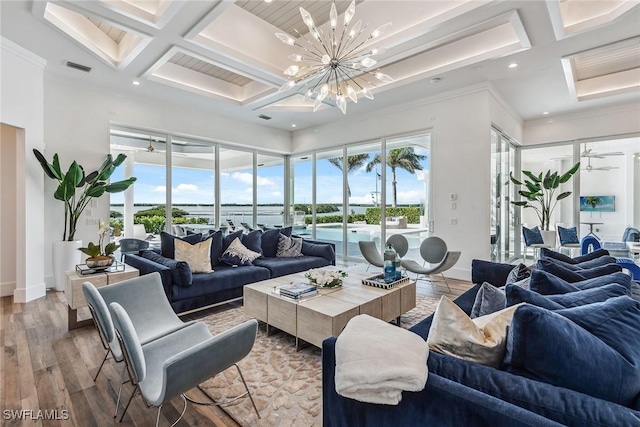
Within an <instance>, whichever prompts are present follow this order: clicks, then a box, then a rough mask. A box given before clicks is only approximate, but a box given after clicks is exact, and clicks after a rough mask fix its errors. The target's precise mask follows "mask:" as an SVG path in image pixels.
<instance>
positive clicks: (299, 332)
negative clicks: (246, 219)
mask: <svg viewBox="0 0 640 427" xmlns="http://www.w3.org/2000/svg"><path fill="white" fill-rule="evenodd" d="M369 276H371V274H364V273H349V276H348V277H345V278H344V281H343V285H342V287H340V288H333V289H319V291H318V295H316V296H313V297H310V298H307V299H303V300H301V301H295V300H292V299H289V298H285V297H281V296H280V295H278V294H276V293H275V292H274V289H275V288H276V287H277V286H280V285H284V284H287V283H296V282H307V281H308V280H307V279H306V278H305V277H304V273H296V274H291V275H288V276H282V277H278V278H275V279H269V280H263V281H261V282H257V283H253V284H251V285H245V287H244V310H245V312H246V313H247V314H248V315H250V316H253V317H255V318H256V319H258V320H260V321H262V322H264V323H266V324H267V333H269V328H270V327H274V328H277V329H280V330H282V331H284V332H286V333H288V334H291V335H293V336H294V337H295V338H296V348H297V349H299V348H300V346H299V344H300V340H303V341H306V342H308V343H310V344H313V345H315V346H316V347H321V346H322V341H324V340H325V339H326V338H329V337H331V336H338V335H339V334H340V332H342V330H343V329H344V327H345V326H346V324H347V322H348V321H349V320H350V319H351V318H353V317H355V316H357V315H359V314H368V315H370V316H372V317H375V318H378V319H382V320H384V321H386V322H390V321H392V320H396V321H397V323H398V324H399V323H400V316H401V315H402V314H404V313H406V312H407V311H409V310H411V309H412V308H414V307H415V306H416V284H415V282H412V281H409V282H406V283H403V284H401V285H398V286H395V287H393V288H391V289H388V290H387V289H380V288H376V287H372V286H366V285H363V284H362V279H363V278H366V277H369Z"/></svg>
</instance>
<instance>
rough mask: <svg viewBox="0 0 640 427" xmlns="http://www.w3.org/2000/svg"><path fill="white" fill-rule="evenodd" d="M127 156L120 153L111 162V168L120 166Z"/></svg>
mask: <svg viewBox="0 0 640 427" xmlns="http://www.w3.org/2000/svg"><path fill="white" fill-rule="evenodd" d="M126 158H127V156H126V155H124V154H122V153H120V154H118V156H117V157H116V159H115V160H114V161H113V166H115V167H118V166H120V165H121V164H122V162H124V159H126Z"/></svg>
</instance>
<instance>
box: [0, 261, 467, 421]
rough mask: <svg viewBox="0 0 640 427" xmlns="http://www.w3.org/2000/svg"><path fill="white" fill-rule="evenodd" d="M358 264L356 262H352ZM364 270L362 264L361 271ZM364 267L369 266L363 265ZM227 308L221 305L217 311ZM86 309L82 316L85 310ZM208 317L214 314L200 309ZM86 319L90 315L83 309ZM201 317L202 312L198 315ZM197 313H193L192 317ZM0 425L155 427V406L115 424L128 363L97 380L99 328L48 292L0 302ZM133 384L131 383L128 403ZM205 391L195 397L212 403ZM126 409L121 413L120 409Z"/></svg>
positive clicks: (167, 412)
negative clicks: (46, 416) (21, 414)
mask: <svg viewBox="0 0 640 427" xmlns="http://www.w3.org/2000/svg"><path fill="white" fill-rule="evenodd" d="M351 267H353V265H351ZM357 268H359V267H357ZM363 268H364V267H363ZM448 281H449V286H450V287H451V292H449V291H448V290H447V287H446V286H444V285H441V284H438V285H436V286H432V285H431V284H429V283H428V282H425V281H419V282H418V293H419V294H420V295H425V296H432V297H439V296H440V295H448V296H450V297H451V298H455V297H456V296H457V295H459V294H461V293H463V292H464V291H465V290H467V289H468V288H469V287H470V286H471V284H470V283H469V282H465V281H459V280H453V279H449V280H448ZM220 309H224V308H218V309H217V310H220ZM79 312H81V311H79ZM201 313H202V314H201V316H205V315H207V314H209V313H210V311H209V312H201ZM82 314H83V316H84V317H86V316H88V311H84V312H83V313H82ZM198 315H200V314H198ZM193 317H194V316H193V315H191V316H190V318H193ZM0 346H2V348H3V349H4V351H2V352H1V353H0V412H2V413H0V425H3V426H4V425H6V426H21V425H25V426H27V425H28V426H38V425H44V426H59V425H60V426H70V425H73V426H79V427H86V426H109V425H122V426H134V425H135V426H153V425H154V423H155V416H156V409H155V408H147V407H146V406H145V405H144V403H143V402H142V400H141V398H140V397H139V396H138V397H135V398H134V399H133V402H132V403H131V406H130V408H129V410H128V412H127V415H126V416H125V417H124V420H123V422H122V423H121V424H120V423H118V422H117V421H115V420H114V419H113V413H112V412H113V410H114V407H115V401H116V391H114V387H115V386H116V385H117V384H118V381H119V378H120V372H121V371H120V369H121V366H122V365H120V364H118V365H117V366H116V365H115V364H114V363H113V362H112V361H107V363H106V364H105V367H104V368H103V369H102V372H101V373H100V375H99V377H98V379H97V381H96V382H95V383H94V381H93V376H94V375H95V373H96V371H97V369H98V367H99V365H100V362H101V361H102V358H103V357H104V350H103V349H102V345H101V344H100V340H99V338H98V334H97V333H96V331H95V329H94V327H92V326H91V327H84V328H80V329H75V330H72V331H68V330H67V305H66V300H65V298H64V293H61V292H55V291H48V292H47V295H46V297H45V298H41V299H39V300H36V301H32V302H29V303H27V304H14V303H13V301H12V298H11V297H4V298H0ZM130 393H131V387H130V386H129V385H127V386H125V390H124V391H123V399H125V401H126V399H128V398H129V396H130ZM199 394H200V393H199V392H198V391H191V392H190V395H192V396H193V397H194V398H199V399H201V400H205V397H204V396H202V395H199ZM21 409H22V410H27V411H28V410H31V411H33V416H34V417H35V416H36V414H37V411H38V410H41V411H45V410H46V411H52V410H58V413H57V415H58V416H62V415H64V412H63V410H66V411H68V415H69V417H68V420H48V421H41V420H38V421H32V420H31V418H30V417H28V418H29V420H28V421H17V420H6V419H5V418H4V416H5V415H6V412H5V410H21ZM121 410H122V409H121ZM181 411H182V401H181V399H174V400H173V401H172V402H171V404H168V405H165V406H164V407H163V409H162V414H161V417H160V418H161V420H160V425H161V426H168V425H170V424H171V423H172V422H173V421H174V420H175V419H177V418H178V416H179V414H180V412H181ZM178 425H180V426H236V425H237V424H236V423H235V422H234V421H233V419H231V418H230V417H229V416H228V415H226V413H224V412H223V411H222V410H220V409H218V408H215V407H202V406H197V405H191V404H190V405H189V406H188V409H187V412H186V414H185V416H184V418H183V419H182V420H181V421H180V423H179V424H178Z"/></svg>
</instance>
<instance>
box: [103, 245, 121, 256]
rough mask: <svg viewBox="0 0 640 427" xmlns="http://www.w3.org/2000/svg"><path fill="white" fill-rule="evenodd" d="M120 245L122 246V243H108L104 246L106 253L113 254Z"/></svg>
mask: <svg viewBox="0 0 640 427" xmlns="http://www.w3.org/2000/svg"><path fill="white" fill-rule="evenodd" d="M119 247H120V245H118V244H116V242H111V243H109V244H107V246H105V247H104V254H105V255H111V254H112V253H114V252H115V251H116V250H117V249H118V248H119Z"/></svg>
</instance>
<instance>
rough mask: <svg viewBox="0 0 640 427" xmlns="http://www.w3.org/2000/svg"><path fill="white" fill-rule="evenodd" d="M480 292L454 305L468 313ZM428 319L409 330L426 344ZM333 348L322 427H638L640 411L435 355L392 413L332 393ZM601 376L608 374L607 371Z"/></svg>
mask: <svg viewBox="0 0 640 427" xmlns="http://www.w3.org/2000/svg"><path fill="white" fill-rule="evenodd" d="M505 271H506V268H505ZM501 275H502V274H500V275H499V276H501ZM496 281H498V280H496ZM480 286H481V285H480V284H478V285H475V286H474V287H472V288H471V289H470V290H468V291H467V292H465V293H464V294H462V295H461V296H460V297H458V298H457V299H456V300H455V303H456V304H457V305H458V306H459V307H460V308H462V309H463V310H464V311H465V312H466V313H467V314H469V313H470V312H471V308H472V306H473V302H474V300H475V296H476V293H477V292H478V289H479V288H480ZM432 320H433V315H432V316H429V317H427V318H426V319H424V320H423V321H421V322H420V323H418V324H416V325H415V326H413V327H412V328H411V329H410V330H411V331H412V332H414V333H416V334H418V335H420V336H421V337H423V338H424V339H426V338H427V335H428V333H429V328H430V327H431V322H432ZM335 342H336V338H335V337H332V338H328V339H326V340H325V341H324V342H323V347H322V350H323V352H322V379H323V420H324V426H325V427H328V426H365V425H366V426H386V425H402V426H416V425H437V426H492V427H493V426H515V425H536V426H544V425H568V426H576V427H578V426H579V427H584V426H594V427H595V426H599V427H601V426H640V412H639V411H636V410H633V409H631V408H628V407H625V406H622V405H619V404H616V403H612V402H609V401H606V400H603V399H599V398H595V397H592V396H589V395H586V394H583V393H579V392H576V391H573V390H569V389H567V388H562V387H556V386H553V385H550V384H547V383H544V382H540V381H536V380H533V379H529V378H526V377H523V376H518V375H515V374H512V373H509V372H506V371H501V370H498V369H494V368H491V367H487V366H483V365H479V364H477V363H472V362H468V361H465V360H461V359H458V358H454V357H451V356H447V355H443V354H439V353H436V352H430V353H429V359H428V368H429V378H428V380H427V385H426V387H425V389H424V390H423V391H421V392H418V393H412V392H404V393H403V397H402V401H401V402H400V404H399V405H397V406H387V405H375V404H369V403H362V402H358V401H355V400H352V399H348V398H344V397H342V396H340V395H338V394H337V392H336V390H335V382H334V376H335ZM594 369H598V368H597V362H594ZM602 369H603V375H606V374H607V373H606V367H602Z"/></svg>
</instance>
